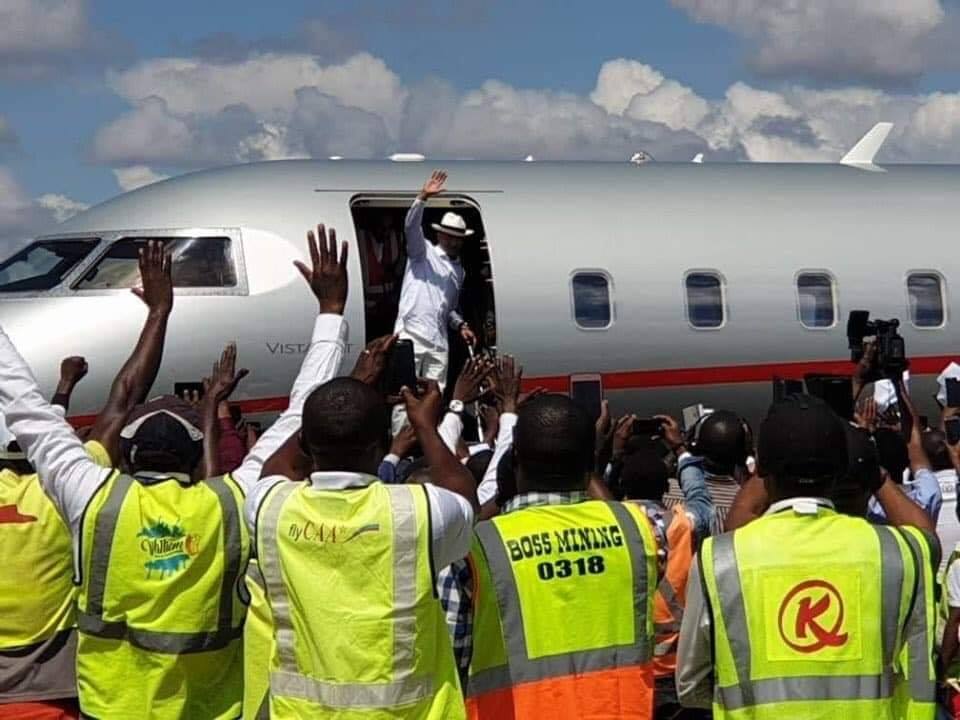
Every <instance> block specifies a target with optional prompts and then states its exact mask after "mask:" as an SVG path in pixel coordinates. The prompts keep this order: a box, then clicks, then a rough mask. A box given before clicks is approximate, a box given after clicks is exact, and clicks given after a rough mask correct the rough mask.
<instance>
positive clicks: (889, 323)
mask: <svg viewBox="0 0 960 720" xmlns="http://www.w3.org/2000/svg"><path fill="white" fill-rule="evenodd" d="M899 327H900V321H899V320H896V319H893V320H870V312H869V311H867V310H852V311H851V312H850V318H849V320H848V321H847V340H848V342H849V344H850V359H851V360H853V362H860V361H861V360H862V359H863V355H864V352H865V349H864V343H863V339H864V338H866V337H874V338H876V348H877V355H876V359H875V362H874V368H875V371H876V372H877V377H875V378H873V379H881V378H899V377H900V376H901V375H903V372H904V370H906V369H907V368H908V367H909V365H910V363H909V362H908V361H907V348H906V345H905V343H904V341H903V337H901V336H900V333H899V332H897V328H899Z"/></svg>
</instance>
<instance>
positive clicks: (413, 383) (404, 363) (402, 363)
mask: <svg viewBox="0 0 960 720" xmlns="http://www.w3.org/2000/svg"><path fill="white" fill-rule="evenodd" d="M380 386H381V390H382V392H383V394H384V395H399V394H400V389H401V388H403V387H408V388H410V389H411V390H413V391H414V392H416V389H417V364H416V360H415V359H414V355H413V340H409V339H402V340H397V342H395V343H394V344H393V347H392V348H391V349H390V354H389V355H388V357H387V366H386V368H384V371H383V376H382V377H381V380H380Z"/></svg>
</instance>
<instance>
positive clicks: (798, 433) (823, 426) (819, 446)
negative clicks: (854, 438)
mask: <svg viewBox="0 0 960 720" xmlns="http://www.w3.org/2000/svg"><path fill="white" fill-rule="evenodd" d="M757 454H758V455H759V461H760V471H761V473H762V474H764V475H765V476H766V477H767V478H768V479H769V480H771V481H772V482H773V487H774V489H775V491H776V494H777V495H778V497H779V498H780V499H782V498H788V497H797V496H801V495H826V496H829V495H830V494H831V493H832V492H833V486H834V483H835V482H836V481H837V480H838V479H840V478H842V477H843V476H844V475H845V474H846V473H847V469H848V466H849V458H848V455H847V431H846V423H845V422H844V421H843V420H842V419H841V418H840V416H839V415H837V414H836V413H835V412H833V410H831V409H830V407H829V406H828V405H827V404H826V403H824V402H823V401H822V400H820V399H819V398H815V397H812V396H810V395H796V396H791V397H790V398H788V399H787V400H784V401H783V402H780V403H776V404H774V405H773V406H772V407H771V408H770V412H769V413H768V414H767V418H766V419H765V420H764V421H763V424H762V425H761V426H760V437H759V442H758V445H757Z"/></svg>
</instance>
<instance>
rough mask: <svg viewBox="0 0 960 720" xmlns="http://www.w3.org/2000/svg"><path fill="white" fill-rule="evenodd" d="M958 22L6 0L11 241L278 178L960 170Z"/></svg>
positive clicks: (951, 6) (931, 13) (458, 5)
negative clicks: (699, 162)
mask: <svg viewBox="0 0 960 720" xmlns="http://www.w3.org/2000/svg"><path fill="white" fill-rule="evenodd" d="M957 5H958V3H957V1H956V0H911V1H910V2H900V3H896V2H874V1H873V0H844V2H842V3H838V2H835V1H834V0H806V2H800V3H796V2H794V1H793V0H645V1H643V2H637V1H636V0H634V2H623V1H620V0H610V1H608V2H593V3H587V2H569V3H557V2H546V1H545V0H529V1H526V0H525V1H523V2H512V3H508V2H501V1H499V0H493V1H490V2H482V1H481V0H450V1H448V2H437V1H435V0H393V1H392V2H380V1H379V0H352V1H351V2H320V3H318V2H303V1H296V2H284V3H282V4H279V3H262V2H250V1H249V0H233V1H232V2H226V1H225V0H205V1H204V2H203V3H196V2H186V1H185V0H168V1H167V2H165V3H163V4H162V6H160V5H153V6H150V7H149V12H147V11H145V10H146V8H147V6H145V5H144V4H142V3H130V2H119V1H118V0H103V1H101V2H97V1H96V0H87V1H84V0H0V68H2V71H0V197H3V196H5V198H6V199H5V200H0V237H7V236H16V235H21V234H23V233H25V232H32V231H33V230H34V229H35V228H36V227H38V226H40V225H42V224H45V223H48V222H49V221H50V220H51V218H53V217H60V218H62V217H64V216H65V215H67V214H69V213H70V212H72V211H75V210H76V209H79V208H80V207H82V206H83V205H86V204H92V203H96V202H99V201H101V200H103V199H106V198H108V197H110V196H112V195H114V194H117V193H118V192H120V191H121V190H123V189H131V188H133V187H136V186H138V185H140V184H143V183H144V182H149V181H151V180H154V179H157V178H161V177H165V176H168V175H171V174H176V173H178V172H184V171H187V170H192V169H196V168H197V167H203V166H206V165H217V164H225V163H232V162H246V161H255V160H269V159H276V158H281V157H310V156H316V157H324V156H326V155H327V154H339V155H345V156H348V157H382V156H385V155H386V154H389V153H390V152H395V151H398V150H404V151H421V152H425V153H427V154H428V155H432V156H435V157H492V158H498V159H511V158H514V157H517V158H519V157H522V156H523V155H525V154H526V153H527V152H531V153H534V154H535V155H537V156H538V157H541V158H544V159H548V158H572V159H606V160H613V159H621V158H624V159H625V158H626V157H629V155H630V154H631V152H632V151H633V150H637V149H644V150H647V151H649V152H652V153H653V154H654V156H655V157H657V158H658V159H662V160H686V159H689V157H692V154H693V153H695V152H704V153H705V156H706V158H707V161H708V162H709V161H729V160H735V161H815V162H823V161H831V160H834V159H836V158H837V157H838V156H839V154H841V153H842V152H843V150H844V149H845V148H846V147H848V146H849V144H850V143H852V142H853V141H855V140H856V138H857V137H859V135H861V134H862V133H863V132H865V131H866V130H867V129H869V127H871V126H872V124H873V123H875V122H877V121H880V120H893V121H895V122H896V123H897V129H896V130H895V131H894V134H893V136H892V137H891V141H890V143H889V146H888V148H887V149H885V156H884V159H885V160H886V161H889V162H930V161H960V142H957V141H958V140H960V94H958V90H960V88H958V84H960V82H958V80H960V69H958V66H957V61H956V59H955V57H954V56H955V55H956V53H955V52H954V51H953V48H955V47H956V46H957V44H956V42H957V40H958V37H957V35H958V32H957V29H958V27H960V25H958V23H957V16H958V15H957V14H958V12H960V10H958V6H957ZM888 6H889V7H888Z"/></svg>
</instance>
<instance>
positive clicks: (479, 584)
mask: <svg viewBox="0 0 960 720" xmlns="http://www.w3.org/2000/svg"><path fill="white" fill-rule="evenodd" d="M656 549H657V546H656V541H655V540H654V537H653V532H652V530H651V528H650V524H649V522H648V521H647V518H646V517H644V516H643V511H642V510H641V509H640V508H637V507H636V506H631V505H630V504H628V503H619V502H603V501H597V500H593V501H586V502H581V503H576V504H572V505H545V506H537V507H529V508H526V509H523V510H517V511H514V512H509V513H506V514H504V515H498V516H497V517H495V518H494V519H493V520H490V521H487V522H481V523H479V524H478V525H477V526H476V528H475V535H474V545H473V550H472V552H471V555H470V556H469V558H470V562H472V569H473V576H474V579H475V580H474V609H475V614H474V637H475V639H476V642H475V645H474V650H473V656H472V658H471V663H470V673H469V678H468V681H467V687H466V692H465V694H466V703H467V717H468V718H469V719H470V720H539V719H541V718H543V717H545V716H549V718H550V720H587V719H588V718H589V719H592V720H599V719H600V718H623V719H629V720H650V718H652V717H653V701H654V675H653V661H652V655H653V644H654V631H653V606H654V593H653V592H652V590H653V588H654V584H655V582H656V580H655V578H656V573H657V566H656Z"/></svg>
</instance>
